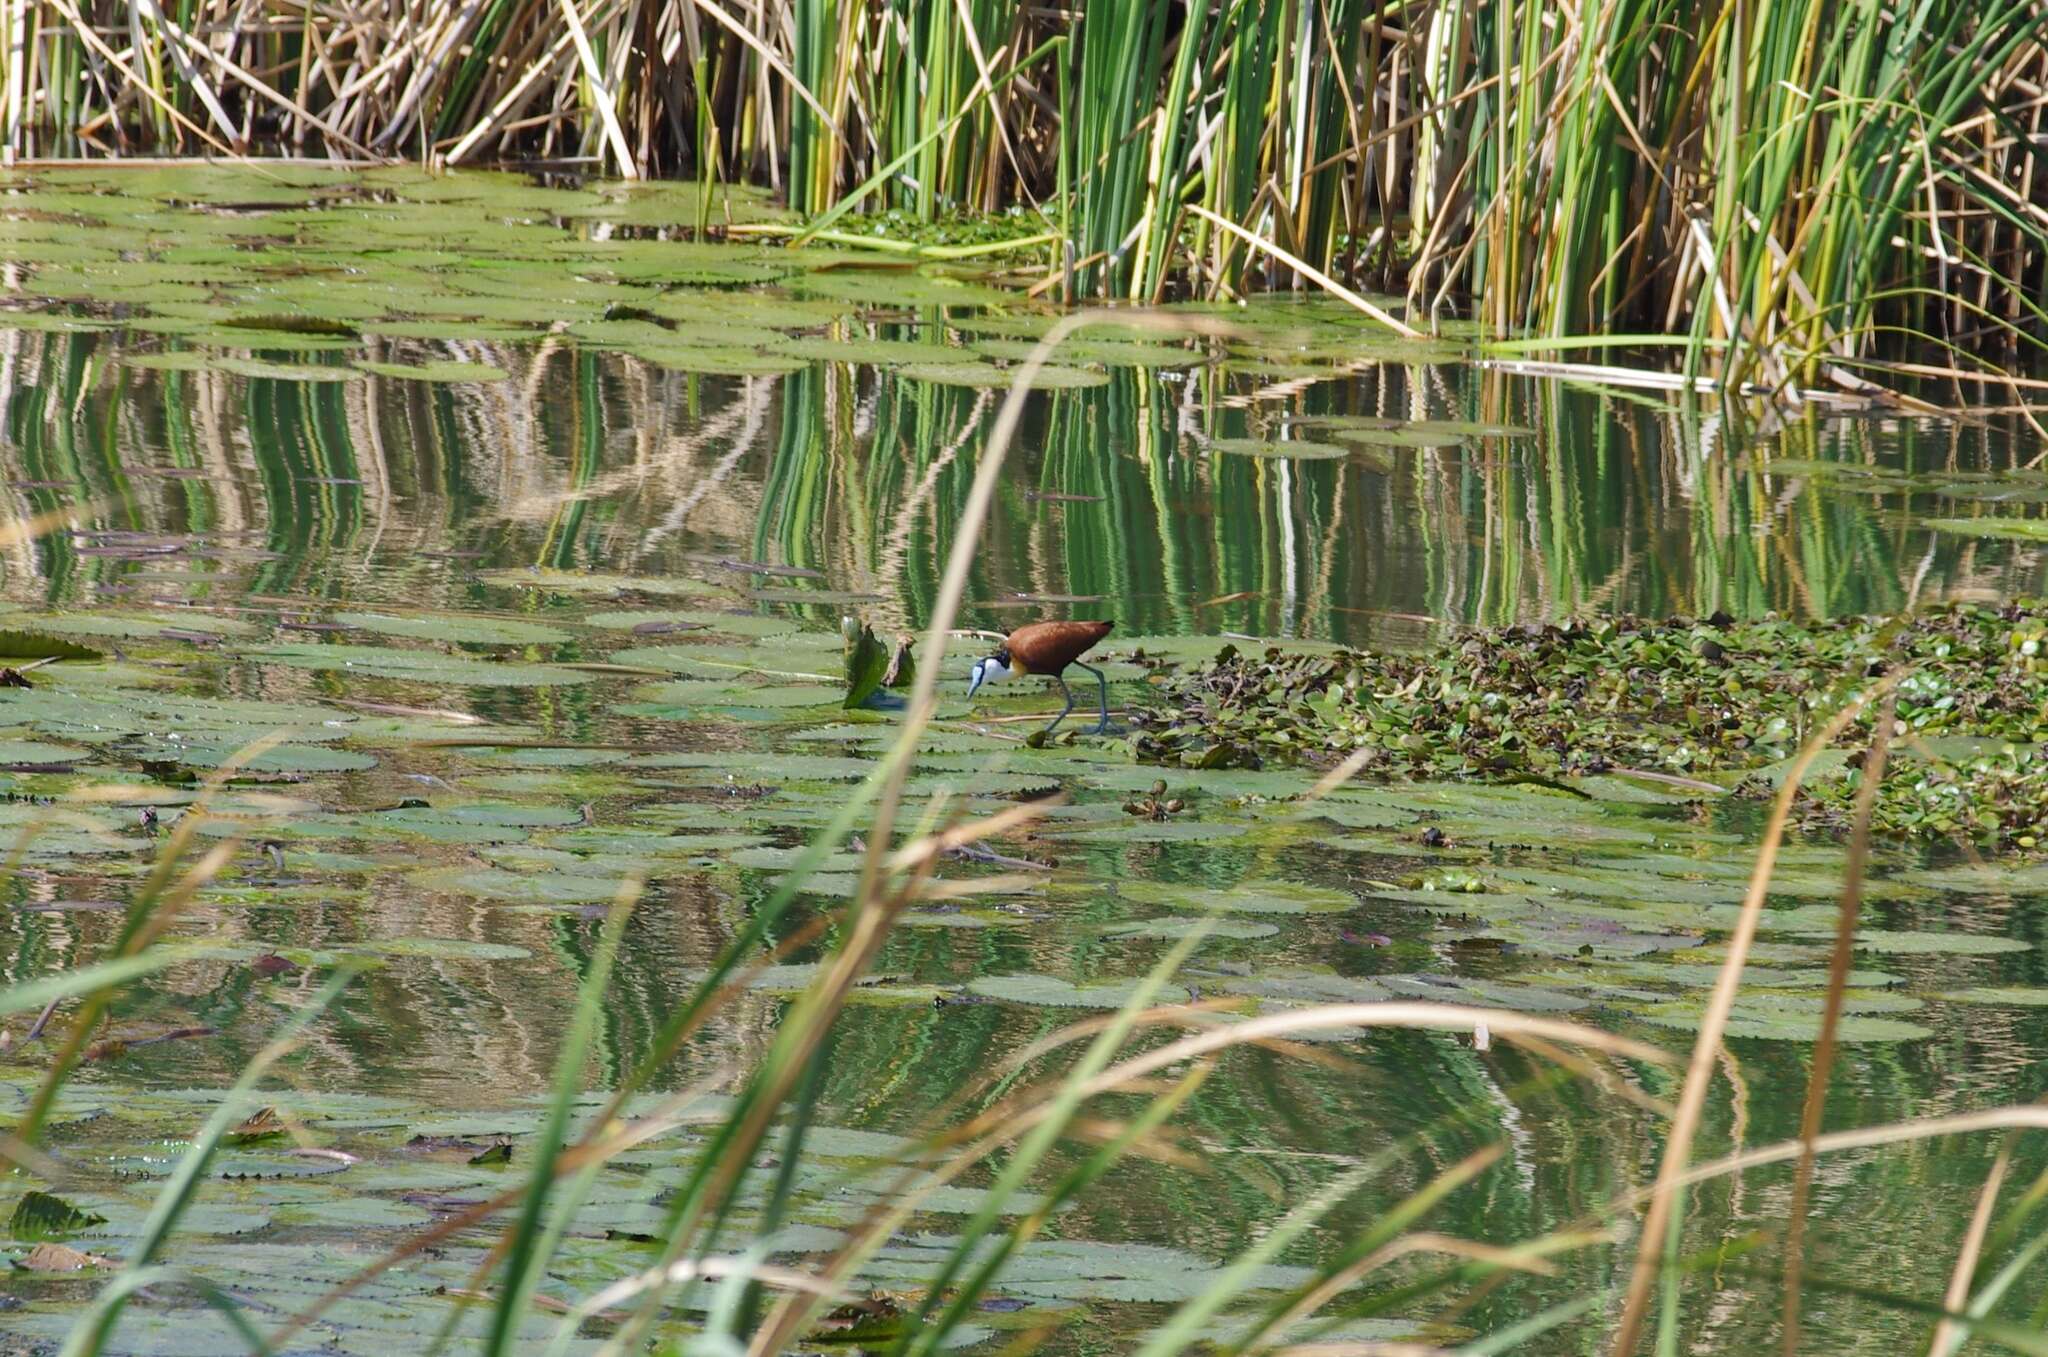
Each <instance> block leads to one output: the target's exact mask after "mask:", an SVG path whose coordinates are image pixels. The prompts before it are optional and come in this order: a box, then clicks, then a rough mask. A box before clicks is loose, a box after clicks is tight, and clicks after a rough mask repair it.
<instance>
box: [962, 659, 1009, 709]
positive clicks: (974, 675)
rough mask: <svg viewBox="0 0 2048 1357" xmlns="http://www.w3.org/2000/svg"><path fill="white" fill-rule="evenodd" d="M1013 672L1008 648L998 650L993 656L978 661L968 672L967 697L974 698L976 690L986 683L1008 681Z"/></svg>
mask: <svg viewBox="0 0 2048 1357" xmlns="http://www.w3.org/2000/svg"><path fill="white" fill-rule="evenodd" d="M1012 672H1013V671H1012V670H1011V668H1010V652H1009V649H1008V648H1007V647H1005V648H1004V649H1002V650H998V651H997V652H996V653H995V654H993V655H989V656H986V657H984V658H982V659H979V660H976V661H975V662H974V667H973V668H972V669H970V670H968V671H967V695H968V696H969V697H973V696H974V694H975V690H976V689H978V688H980V687H981V685H983V684H984V683H995V682H997V681H998V680H1000V679H1006V678H1008V677H1010V675H1011V673H1012Z"/></svg>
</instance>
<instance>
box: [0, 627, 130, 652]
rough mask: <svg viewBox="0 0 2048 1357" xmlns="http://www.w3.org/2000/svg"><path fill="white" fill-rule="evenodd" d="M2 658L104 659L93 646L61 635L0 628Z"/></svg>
mask: <svg viewBox="0 0 2048 1357" xmlns="http://www.w3.org/2000/svg"><path fill="white" fill-rule="evenodd" d="M0 658H4V659H10V660H98V659H104V658H105V656H103V655H102V654H101V653H100V652H99V651H97V650H94V649H93V648H92V647H91V646H84V645H80V644H79V643H78V642H76V641H68V640H66V639H64V638H63V637H61V636H44V635H41V634H39V633H36V632H33V631H17V630H14V629H12V628H0Z"/></svg>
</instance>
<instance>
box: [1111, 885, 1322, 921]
mask: <svg viewBox="0 0 2048 1357" xmlns="http://www.w3.org/2000/svg"><path fill="white" fill-rule="evenodd" d="M1117 893H1118V894H1120V895H1122V896H1123V897H1124V898H1125V899H1127V900H1136V901H1139V902H1141V903H1144V904H1150V905H1172V906H1174V907H1175V908H1178V909H1186V910H1205V909H1220V910H1227V911H1229V912H1231V913H1233V914H1328V913H1332V912H1337V911H1341V910H1347V909H1356V908H1357V907H1358V898H1357V897H1356V896H1354V895H1352V894H1351V893H1350V892H1348V891H1340V890H1331V889H1329V888H1327V887H1323V886H1310V885H1306V884H1303V883H1301V882H1296V881H1245V882H1240V883H1239V884H1237V885H1235V886H1230V887H1227V888H1221V889H1219V888H1216V887H1211V886H1194V885H1189V886H1181V885H1177V884H1175V883H1173V882H1166V881H1125V882H1122V883H1121V884H1119V885H1118V887H1117Z"/></svg>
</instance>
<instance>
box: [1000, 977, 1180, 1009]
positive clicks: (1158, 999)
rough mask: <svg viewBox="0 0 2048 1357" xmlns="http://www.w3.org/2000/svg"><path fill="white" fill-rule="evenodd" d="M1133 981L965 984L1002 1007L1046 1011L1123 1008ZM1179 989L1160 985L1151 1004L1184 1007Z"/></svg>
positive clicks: (1009, 979)
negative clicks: (1025, 1006) (1029, 1006)
mask: <svg viewBox="0 0 2048 1357" xmlns="http://www.w3.org/2000/svg"><path fill="white" fill-rule="evenodd" d="M1138 985H1139V982H1138V981H1136V980H1095V981H1089V982H1088V983H1086V984H1081V985H1076V984H1073V983H1072V982H1070V981H1066V980H1060V979H1057V978H1055V977H1053V976H1049V975H984V976H979V977H977V978H975V979H973V980H970V981H969V982H968V983H967V988H968V991H969V992H970V993H973V994H979V995H981V996H982V997H983V998H987V999H1000V1000H1002V1001H1003V1002H1005V1003H1012V1004H1033V1005H1037V1006H1040V1007H1046V1008H1122V1007H1123V1006H1124V1005H1125V1004H1127V1003H1129V1002H1130V1001H1131V998H1132V996H1133V995H1135V994H1136V993H1137V991H1138ZM1187 1000H1188V992H1187V990H1185V989H1183V988H1182V987H1180V986H1179V985H1162V986H1161V987H1160V989H1159V992H1158V993H1157V994H1156V995H1155V996H1154V998H1153V1000H1152V1003H1153V1005H1154V1006H1155V1007H1156V1006H1158V1005H1161V1004H1180V1003H1186V1002H1187Z"/></svg>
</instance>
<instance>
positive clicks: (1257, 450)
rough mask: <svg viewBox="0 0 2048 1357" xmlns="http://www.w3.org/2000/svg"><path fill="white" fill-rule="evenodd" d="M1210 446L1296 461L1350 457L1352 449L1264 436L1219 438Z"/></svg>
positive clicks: (1243, 454) (1237, 454)
mask: <svg viewBox="0 0 2048 1357" xmlns="http://www.w3.org/2000/svg"><path fill="white" fill-rule="evenodd" d="M1209 446H1210V447H1212V448H1214V449H1215V450H1216V451H1218V452H1227V453H1229V454H1230V455H1232V456H1233V457H1261V458H1281V459H1284V460H1287V461H1296V462H1325V461H1334V460H1336V459H1337V458H1341V457H1349V456H1350V455H1351V452H1350V449H1348V448H1342V447H1339V446H1337V445H1336V444H1334V443H1311V442H1308V441H1307V440H1305V439H1289V440H1285V441H1279V442H1268V441H1267V440H1265V439H1262V438H1217V439H1212V440H1211V441H1210V443H1209Z"/></svg>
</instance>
